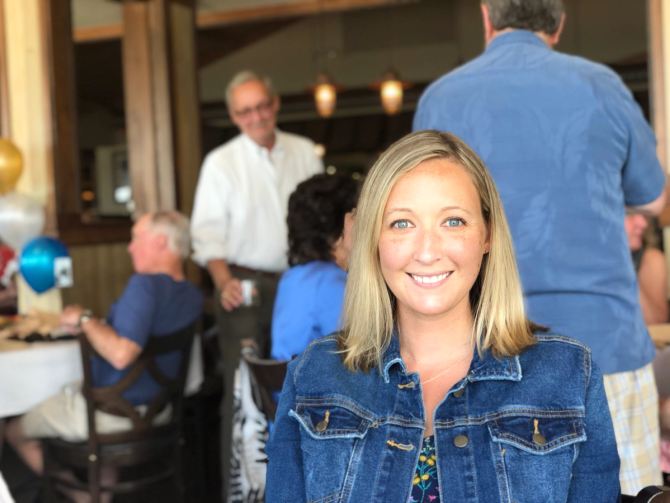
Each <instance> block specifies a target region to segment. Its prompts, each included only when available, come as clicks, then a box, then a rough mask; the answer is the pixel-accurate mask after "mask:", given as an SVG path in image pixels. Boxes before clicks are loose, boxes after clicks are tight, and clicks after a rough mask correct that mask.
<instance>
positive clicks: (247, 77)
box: [226, 70, 277, 111]
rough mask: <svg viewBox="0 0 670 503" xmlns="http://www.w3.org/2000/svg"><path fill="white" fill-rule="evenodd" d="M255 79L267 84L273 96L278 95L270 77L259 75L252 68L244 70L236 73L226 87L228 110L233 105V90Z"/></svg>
mask: <svg viewBox="0 0 670 503" xmlns="http://www.w3.org/2000/svg"><path fill="white" fill-rule="evenodd" d="M255 80H256V81H258V82H261V83H262V84H264V85H265V87H267V89H268V93H270V97H271V98H274V97H275V96H276V94H277V93H276V92H275V88H274V87H273V85H272V81H271V80H270V79H269V78H268V77H266V76H264V75H259V74H257V73H256V72H252V71H251V70H242V71H241V72H238V73H236V74H235V76H234V77H233V78H232V79H231V80H230V82H229V83H228V86H227V87H226V105H227V106H228V111H230V110H231V109H232V106H233V91H234V90H235V89H236V88H238V87H240V86H241V85H242V84H246V83H247V82H253V81H255Z"/></svg>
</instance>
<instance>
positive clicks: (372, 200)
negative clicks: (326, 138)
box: [338, 131, 542, 371]
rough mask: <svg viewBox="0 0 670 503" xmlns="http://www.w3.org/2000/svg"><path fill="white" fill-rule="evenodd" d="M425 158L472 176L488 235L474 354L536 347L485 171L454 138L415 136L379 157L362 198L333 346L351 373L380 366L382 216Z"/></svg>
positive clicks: (384, 330) (384, 338)
mask: <svg viewBox="0 0 670 503" xmlns="http://www.w3.org/2000/svg"><path fill="white" fill-rule="evenodd" d="M429 159H447V160H450V161H452V162H455V163H457V164H459V165H460V166H462V167H463V169H465V171H466V172H467V173H468V174H469V175H470V178H471V179H472V181H473V182H474V184H475V187H476V188H477V192H478V193H479V199H480V202H481V210H482V214H483V216H484V220H485V221H486V224H487V228H488V230H489V233H490V236H489V241H490V252H489V253H488V254H486V255H484V257H483V259H482V265H481V269H480V272H479V276H478V277H477V279H476V280H475V283H474V285H473V286H472V289H471V290H470V305H471V308H472V314H473V318H474V324H473V338H474V340H475V342H476V344H477V349H478V351H480V353H481V352H482V351H485V350H488V349H490V350H491V351H492V352H493V354H494V355H495V356H496V357H500V356H512V355H517V354H519V353H521V352H522V351H523V350H524V348H526V347H528V346H530V345H532V344H533V343H534V342H535V338H534V336H533V331H534V330H536V329H542V327H539V326H537V325H534V324H533V323H531V322H529V321H528V320H527V319H526V316H525V312H524V305H523V295H522V291H521V283H520V280H519V273H518V271H517V266H516V260H515V258H514V248H513V245H512V237H511V235H510V232H509V227H508V226H507V220H506V219H505V212H504V210H503V206H502V202H501V201H500V196H499V195H498V191H497V189H496V187H495V184H494V183H493V179H492V178H491V175H490V173H489V172H488V170H487V169H486V166H484V163H483V162H482V160H481V159H480V158H479V157H478V156H477V154H475V153H474V152H473V151H472V149H471V148H470V147H468V146H467V145H466V144H465V143H464V142H463V141H462V140H461V139H460V138H458V137H457V136H455V135H453V134H450V133H439V132H438V131H420V132H417V133H412V134H410V135H408V136H405V137H404V138H402V139H401V140H399V141H397V142H396V143H394V144H393V145H391V147H389V149H388V150H387V151H386V152H384V153H383V154H382V155H381V157H380V158H379V160H378V161H377V162H376V163H375V165H374V166H373V167H372V169H371V170H370V173H369V175H368V177H367V179H366V181H365V184H364V185H363V190H362V192H361V196H360V200H359V204H358V209H357V211H356V224H355V226H354V235H353V242H352V248H351V253H350V256H349V275H348V279H347V288H346V293H345V298H344V306H343V314H342V321H343V324H342V326H343V328H342V331H341V332H340V336H339V341H338V347H339V349H340V351H341V352H342V354H343V360H344V364H345V366H346V367H347V368H348V369H350V370H352V371H355V370H357V369H359V368H360V369H363V370H365V371H367V370H369V369H370V368H372V367H374V366H380V365H381V358H382V355H383V354H384V351H386V349H387V348H388V345H389V343H390V341H391V337H392V335H393V328H394V323H395V317H394V313H395V302H396V299H395V296H394V295H393V293H392V292H391V291H390V289H389V288H388V286H387V285H386V282H385V281H384V277H383V275H382V272H381V266H380V263H379V252H378V244H379V236H380V232H381V225H382V217H383V214H384V208H385V207H386V202H387V201H388V198H389V194H390V193H391V189H392V188H393V186H394V185H395V184H396V182H397V181H398V180H399V179H400V178H401V177H402V176H403V175H405V174H406V173H407V172H408V171H410V170H412V169H413V168H415V167H416V166H418V165H419V164H420V163H422V162H424V161H427V160H429Z"/></svg>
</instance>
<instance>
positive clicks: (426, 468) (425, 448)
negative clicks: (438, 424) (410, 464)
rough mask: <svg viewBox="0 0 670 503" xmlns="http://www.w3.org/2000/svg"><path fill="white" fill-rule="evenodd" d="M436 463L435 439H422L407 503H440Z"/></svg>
mask: <svg viewBox="0 0 670 503" xmlns="http://www.w3.org/2000/svg"><path fill="white" fill-rule="evenodd" d="M436 463H437V462H436V460H435V437H434V436H433V435H431V436H430V437H426V438H424V439H423V445H422V446H421V454H420V455H419V464H418V465H417V466H416V474H415V475H414V482H413V485H412V497H411V498H410V499H409V503H440V490H439V487H438V486H437V464H436Z"/></svg>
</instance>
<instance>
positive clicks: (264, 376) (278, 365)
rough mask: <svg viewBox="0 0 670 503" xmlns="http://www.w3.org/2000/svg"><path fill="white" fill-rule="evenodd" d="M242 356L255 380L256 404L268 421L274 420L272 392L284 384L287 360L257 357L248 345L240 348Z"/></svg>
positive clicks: (278, 389) (274, 410) (275, 405)
mask: <svg viewBox="0 0 670 503" xmlns="http://www.w3.org/2000/svg"><path fill="white" fill-rule="evenodd" d="M242 358H244V361H245V362H246V363H247V365H249V368H250V369H251V374H252V375H253V377H254V380H255V381H256V383H255V384H256V386H255V388H256V391H257V393H255V395H256V396H254V401H255V402H256V406H257V407H258V409H259V410H260V411H261V412H262V413H263V414H265V416H266V417H267V418H268V419H269V420H270V421H274V420H275V415H276V414H277V404H276V403H275V401H274V400H273V399H272V393H273V392H278V391H281V388H282V386H283V385H284V379H285V378H286V370H287V367H288V360H287V361H280V360H264V359H262V358H259V357H258V354H257V353H256V351H255V350H254V349H253V348H250V347H246V348H243V349H242Z"/></svg>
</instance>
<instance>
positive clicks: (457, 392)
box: [452, 388, 465, 398]
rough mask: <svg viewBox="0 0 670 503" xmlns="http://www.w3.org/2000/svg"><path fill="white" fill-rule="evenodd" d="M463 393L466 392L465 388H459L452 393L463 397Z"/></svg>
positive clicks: (457, 396)
mask: <svg viewBox="0 0 670 503" xmlns="http://www.w3.org/2000/svg"><path fill="white" fill-rule="evenodd" d="M463 393H465V388H461V389H457V390H456V391H454V392H453V393H452V395H454V397H456V398H461V397H462V396H463Z"/></svg>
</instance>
